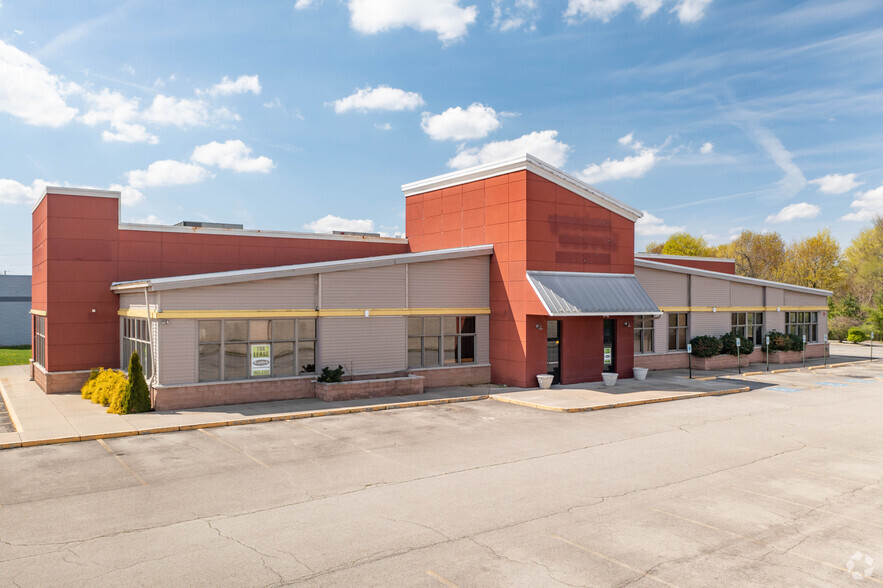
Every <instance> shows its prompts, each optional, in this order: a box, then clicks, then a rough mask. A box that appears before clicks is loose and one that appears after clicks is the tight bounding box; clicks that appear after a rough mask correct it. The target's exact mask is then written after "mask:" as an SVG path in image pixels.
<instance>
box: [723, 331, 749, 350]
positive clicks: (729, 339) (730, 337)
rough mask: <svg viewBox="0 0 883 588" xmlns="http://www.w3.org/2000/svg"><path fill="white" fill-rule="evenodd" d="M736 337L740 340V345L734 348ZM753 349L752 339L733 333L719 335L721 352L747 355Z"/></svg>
mask: <svg viewBox="0 0 883 588" xmlns="http://www.w3.org/2000/svg"><path fill="white" fill-rule="evenodd" d="M736 339H739V340H740V341H741V343H740V345H741V347H740V348H739V349H738V350H737V349H736ZM752 351H754V341H752V340H751V339H749V338H747V337H737V336H736V335H734V334H733V333H727V334H726V335H721V353H727V354H729V355H739V354H741V355H747V354H749V353H751V352H752Z"/></svg>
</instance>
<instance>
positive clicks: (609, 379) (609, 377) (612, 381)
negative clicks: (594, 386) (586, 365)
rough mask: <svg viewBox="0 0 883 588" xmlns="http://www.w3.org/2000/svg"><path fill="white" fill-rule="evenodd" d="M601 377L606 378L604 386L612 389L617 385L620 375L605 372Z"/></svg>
mask: <svg viewBox="0 0 883 588" xmlns="http://www.w3.org/2000/svg"><path fill="white" fill-rule="evenodd" d="M601 377H602V378H604V385H605V386H607V387H610V386H615V385H616V378H618V377H619V374H614V373H610V372H604V373H603V374H601Z"/></svg>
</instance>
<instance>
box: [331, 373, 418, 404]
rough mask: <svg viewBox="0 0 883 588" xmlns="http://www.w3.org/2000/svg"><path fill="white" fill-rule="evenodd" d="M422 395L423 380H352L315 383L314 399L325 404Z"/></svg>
mask: <svg viewBox="0 0 883 588" xmlns="http://www.w3.org/2000/svg"><path fill="white" fill-rule="evenodd" d="M411 394H423V378H422V377H421V376H407V377H405V378H383V379H379V380H353V381H351V382H337V383H334V384H330V383H324V382H317V383H316V398H319V399H320V400H324V401H326V402H334V401H336V400H356V399H359V398H381V397H384V396H408V395H411Z"/></svg>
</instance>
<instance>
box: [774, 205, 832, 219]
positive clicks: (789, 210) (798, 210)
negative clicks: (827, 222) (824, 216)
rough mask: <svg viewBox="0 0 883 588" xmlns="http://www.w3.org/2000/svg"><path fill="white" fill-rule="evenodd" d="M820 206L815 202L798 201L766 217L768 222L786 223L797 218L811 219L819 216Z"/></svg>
mask: <svg viewBox="0 0 883 588" xmlns="http://www.w3.org/2000/svg"><path fill="white" fill-rule="evenodd" d="M821 210H822V209H821V208H819V207H818V206H816V205H815V204H807V203H806V202H799V203H797V204H789V205H788V206H786V207H785V208H783V209H782V210H780V211H779V212H777V213H776V214H771V215H769V216H768V217H766V222H768V223H788V222H791V221H793V220H797V219H811V218H815V217H817V216H819V213H820V212H821Z"/></svg>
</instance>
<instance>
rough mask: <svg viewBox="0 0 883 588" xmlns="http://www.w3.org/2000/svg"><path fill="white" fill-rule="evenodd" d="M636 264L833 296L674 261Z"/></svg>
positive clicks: (815, 290) (827, 291) (792, 285)
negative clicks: (679, 263)
mask: <svg viewBox="0 0 883 588" xmlns="http://www.w3.org/2000/svg"><path fill="white" fill-rule="evenodd" d="M635 265H636V266H638V267H645V268H647V269H658V270H662V271H669V272H676V273H680V274H695V275H697V276H705V277H709V278H717V279H721V280H729V281H731V282H742V283H744V284H754V285H755V286H771V287H774V288H782V289H783V290H792V291H794V292H803V293H806V294H818V295H820V296H833V295H834V293H833V292H831V291H830V290H821V289H819V288H809V287H807V286H797V285H794V284H786V283H784V282H773V281H772V280H761V279H759V278H746V277H745V276H734V275H733V274H725V273H722V272H713V271H711V270H703V269H697V268H695V267H688V266H684V265H675V264H672V263H662V262H658V261H649V260H646V259H636V260H635Z"/></svg>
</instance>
